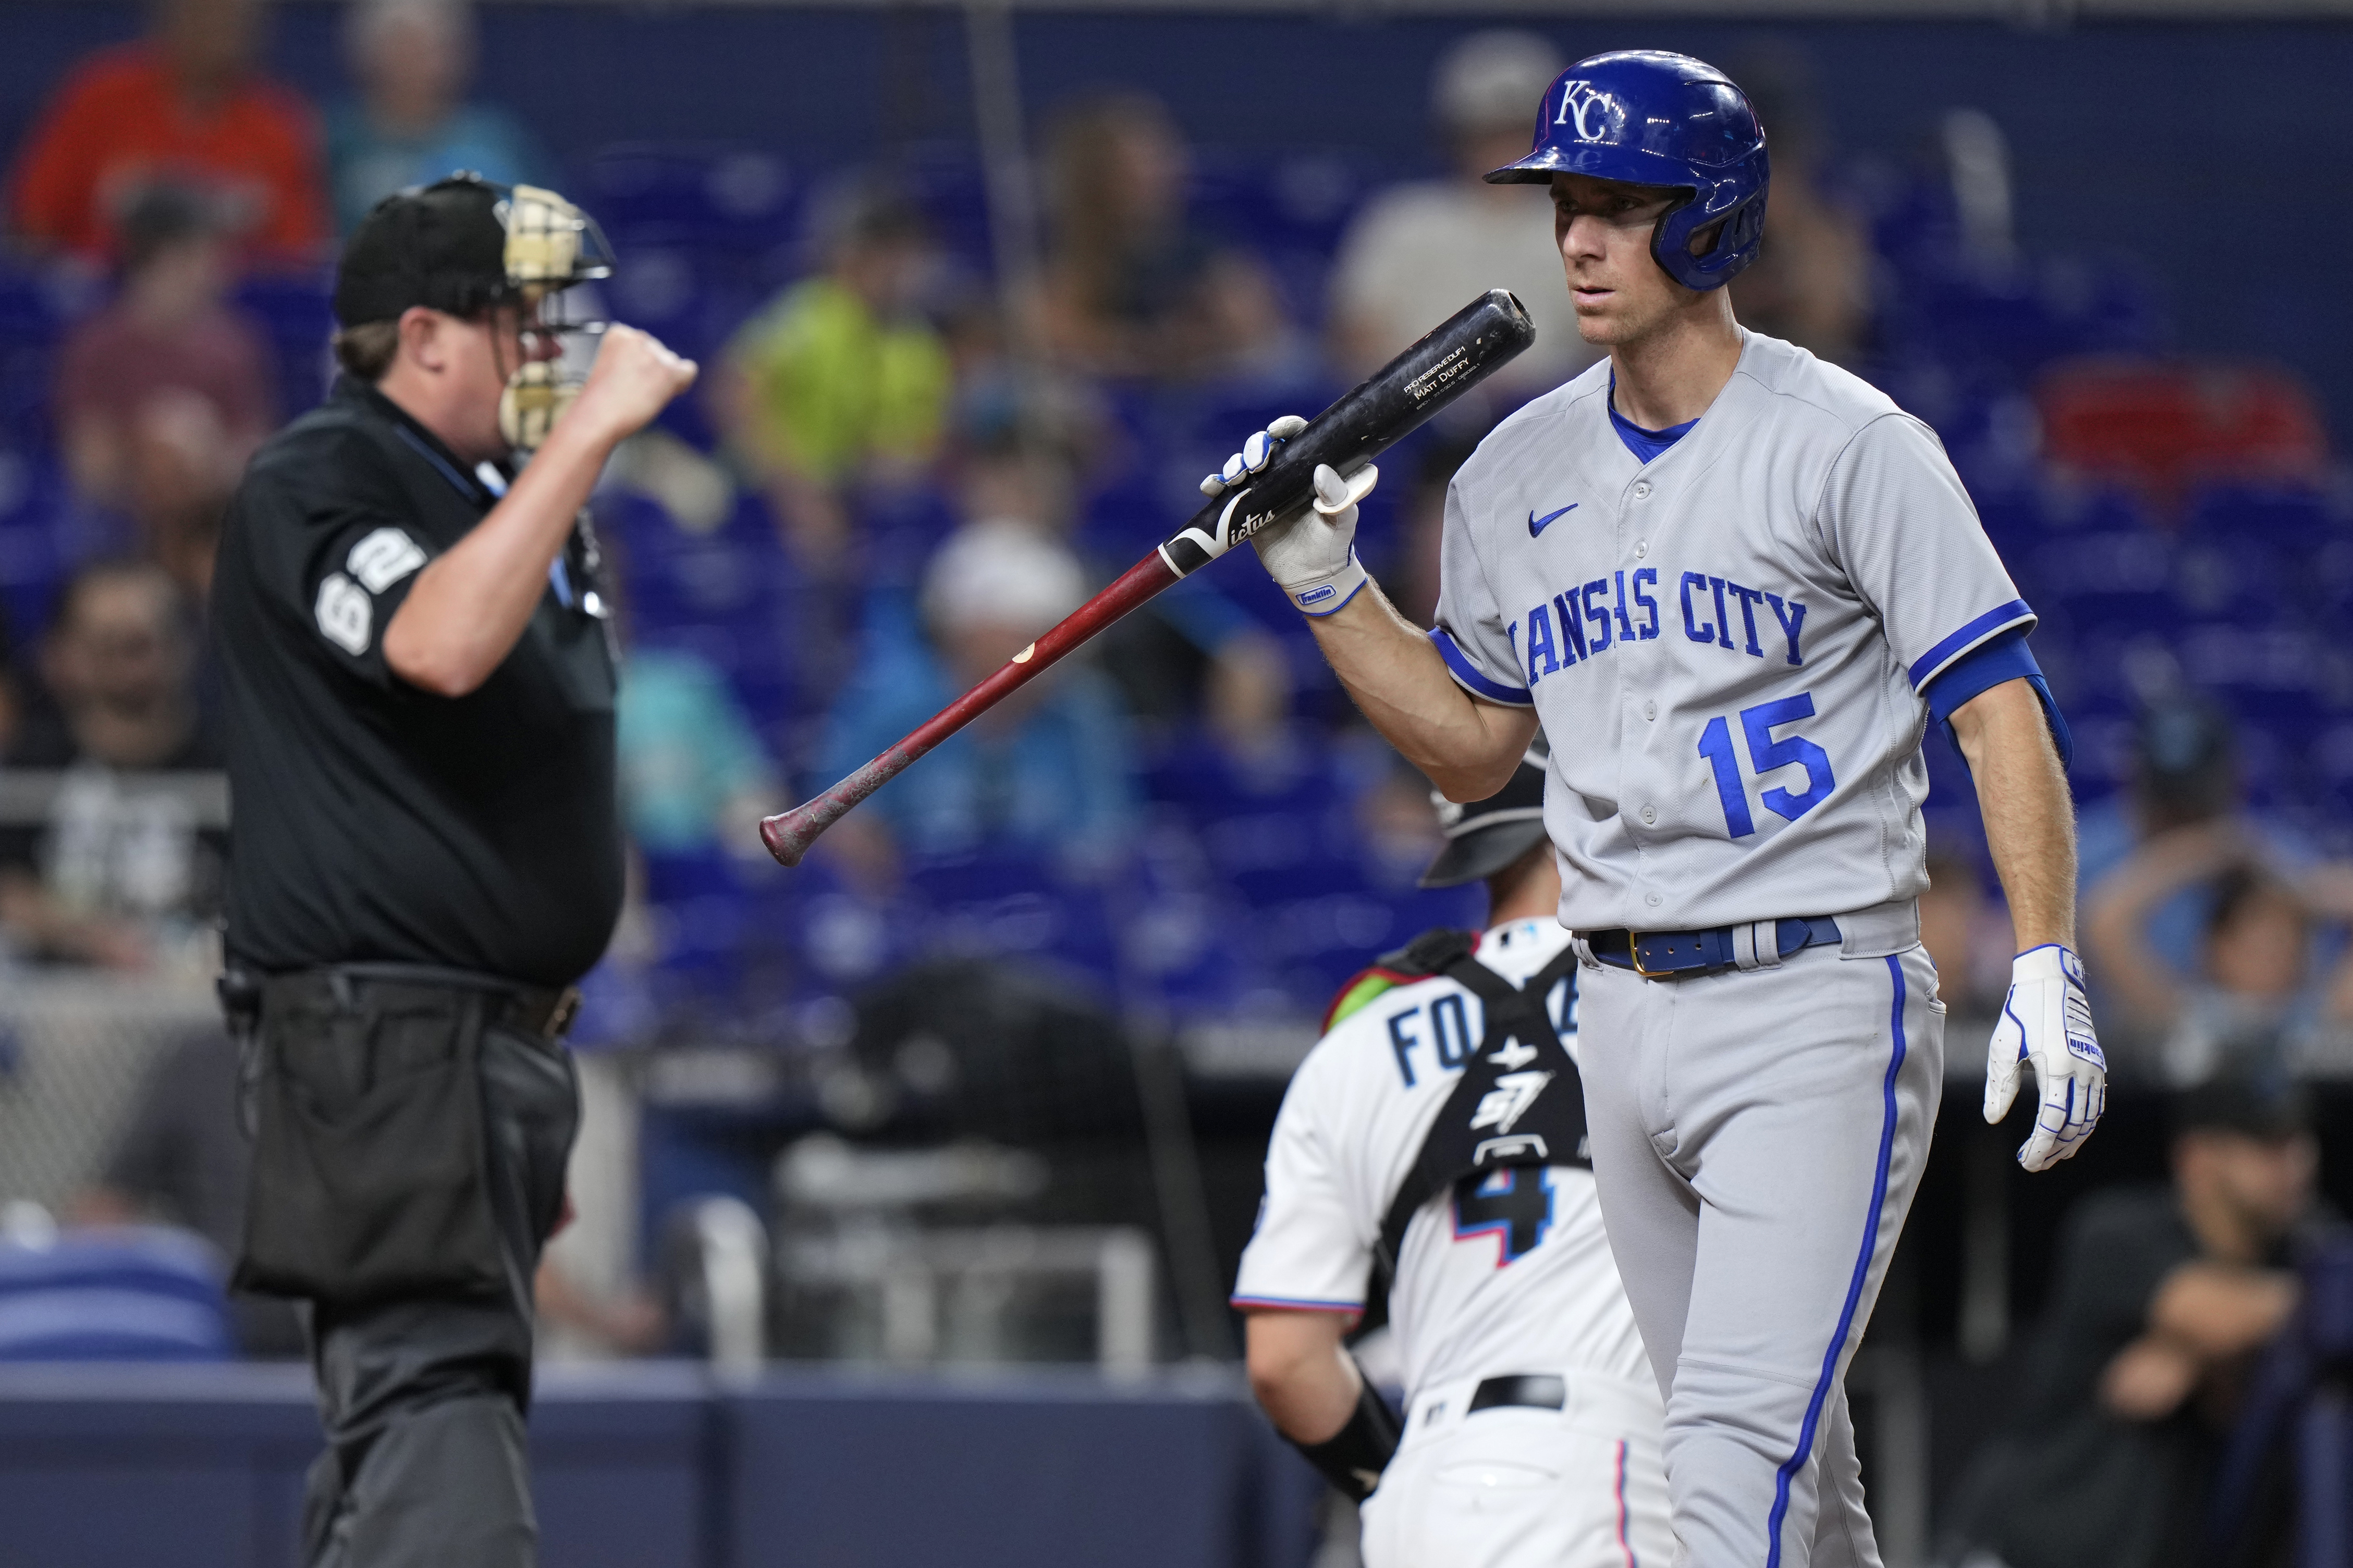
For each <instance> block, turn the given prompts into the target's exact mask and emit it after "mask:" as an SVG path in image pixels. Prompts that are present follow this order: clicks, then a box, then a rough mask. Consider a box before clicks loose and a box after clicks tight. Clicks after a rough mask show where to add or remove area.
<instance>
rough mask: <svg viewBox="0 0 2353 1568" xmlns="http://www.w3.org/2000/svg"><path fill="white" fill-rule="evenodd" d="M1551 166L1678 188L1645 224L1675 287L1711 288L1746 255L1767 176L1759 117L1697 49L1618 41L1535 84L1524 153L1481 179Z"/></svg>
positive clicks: (1503, 180) (1553, 170) (1497, 179)
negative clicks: (1539, 100) (1696, 250)
mask: <svg viewBox="0 0 2353 1568" xmlns="http://www.w3.org/2000/svg"><path fill="white" fill-rule="evenodd" d="M1555 174H1589V175H1591V176H1592V177H1593V178H1595V179H1597V180H1623V181H1625V182H1626V183H1627V184H1636V185H1671V186H1674V187H1676V188H1678V189H1680V190H1682V191H1683V192H1685V193H1686V194H1685V195H1684V197H1683V200H1682V201H1680V202H1677V203H1676V204H1675V205H1673V206H1672V207H1669V208H1668V209H1667V211H1666V214H1665V216H1662V217H1661V218H1660V219H1659V223H1658V226H1657V227H1656V228H1655V229H1653V230H1651V255H1652V256H1654V257H1656V258H1658V262H1659V265H1660V266H1661V267H1662V268H1665V269H1666V273H1667V276H1668V277H1670V278H1672V279H1674V280H1675V281H1676V282H1678V283H1680V284H1682V285H1683V287H1684V288H1686V289H1720V288H1722V287H1723V286H1724V285H1725V284H1726V283H1728V282H1730V281H1731V280H1732V277H1733V274H1735V273H1736V272H1738V271H1739V270H1740V269H1741V268H1744V267H1746V266H1747V265H1748V264H1749V263H1750V262H1752V261H1754V260H1756V259H1757V241H1758V240H1759V239H1760V238H1762V237H1763V236H1764V233H1765V187H1766V184H1767V181H1768V180H1769V178H1770V176H1771V168H1770V165H1769V164H1768V163H1767V162H1766V157H1765V132H1764V128H1763V127H1761V126H1759V125H1758V124H1757V111H1756V110H1754V109H1751V108H1750V107H1749V106H1748V100H1747V98H1746V95H1744V94H1743V93H1742V92H1741V90H1740V89H1738V88H1737V87H1735V86H1734V85H1733V84H1732V79H1731V78H1729V77H1727V76H1725V74H1724V73H1723V72H1722V71H1720V70H1718V69H1716V68H1715V67H1714V66H1712V65H1709V64H1708V63H1707V62H1706V61H1704V60H1695V59H1694V58H1691V57H1690V56H1689V55H1673V54H1668V53H1666V52H1664V51H1663V50H1659V49H1621V50H1620V51H1618V52H1617V53H1615V54H1607V55H1595V56H1593V57H1592V58H1589V59H1582V60H1579V61H1577V63H1576V64H1575V65H1573V66H1571V67H1569V68H1568V69H1567V70H1566V71H1564V72H1563V73H1562V74H1561V78H1560V79H1559V80H1558V81H1556V82H1554V83H1553V84H1552V88H1551V89H1550V90H1549V91H1547V92H1546V94H1545V95H1544V106H1543V108H1542V109H1541V110H1539V111H1538V113H1537V115H1536V136H1535V145H1534V146H1533V147H1531V148H1530V149H1529V150H1528V155H1527V156H1526V157H1525V158H1523V159H1521V160H1520V161H1519V162H1518V163H1506V164H1505V165H1504V167H1502V168H1500V169H1497V170H1495V171H1494V172H1493V174H1489V175H1488V176H1487V179H1488V181H1489V183H1490V184H1532V185H1534V184H1547V183H1549V182H1550V180H1551V179H1552V177H1553V176H1554V175H1555ZM1711 233H1713V235H1714V238H1715V243H1714V244H1713V245H1711V246H1709V247H1707V249H1706V253H1705V254H1704V255H1694V254H1693V253H1692V244H1693V241H1694V239H1704V238H1705V237H1707V236H1709V235H1710V234H1711Z"/></svg>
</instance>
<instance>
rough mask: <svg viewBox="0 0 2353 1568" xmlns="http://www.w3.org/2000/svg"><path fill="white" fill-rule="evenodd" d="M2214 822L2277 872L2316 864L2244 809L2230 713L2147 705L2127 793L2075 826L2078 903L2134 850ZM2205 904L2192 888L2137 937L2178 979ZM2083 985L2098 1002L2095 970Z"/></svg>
mask: <svg viewBox="0 0 2353 1568" xmlns="http://www.w3.org/2000/svg"><path fill="white" fill-rule="evenodd" d="M2211 821H2230V822H2234V823H2237V824H2238V825H2239V826H2240V827H2241V829H2242V831H2243V833H2244V834H2245V835H2246V836H2247V837H2248V839H2249V841H2250V842H2253V843H2259V844H2261V845H2262V847H2263V854H2264V856H2265V858H2267V859H2269V860H2270V861H2271V862H2272V863H2274V865H2277V866H2281V867H2284V868H2302V867H2305V866H2308V865H2310V864H2311V863H2312V862H2313V861H2314V860H2316V858H2318V857H2317V855H2316V853H2315V851H2314V849H2313V847H2312V846H2311V844H2310V843H2309V842H2308V841H2307V840H2306V838H2305V837H2304V836H2303V835H2301V834H2299V833H2297V832H2295V830H2294V829H2293V828H2292V827H2290V826H2288V825H2286V824H2285V823H2284V822H2281V821H2279V820H2278V819H2276V818H2274V817H2270V816H2263V815H2260V814H2257V813H2253V812H2251V811H2249V810H2248V809H2247V806H2246V801H2245V795H2244V791H2243V789H2242V785H2241V780H2240V773H2239V763H2238V755H2237V751H2236V747H2235V745H2234V743H2233V741H2232V732H2231V721H2230V718H2229V716H2228V715H2226V714H2225V713H2223V712H2222V710H2221V709H2219V708H2217V707H2215V706H2214V705H2213V704H2212V703H2211V702H2209V701H2206V700H2203V699H2200V698H2197V697H2189V696H2182V697H2174V698H2167V699H2163V700H2158V701H2155V702H2152V703H2150V704H2149V705H2148V706H2147V708H2145V709H2144V710H2142V711H2141V713H2140V715H2139V718H2138V720H2137V722H2136V724H2135V726H2134V731H2133V761H2132V787H2131V788H2130V789H2129V790H2128V791H2120V792H2118V793H2117V794H2116V795H2111V796H2109V797H2108V798H2107V799H2106V800H2104V801H2102V802H2100V803H2099V804H2098V805H2094V806H2091V807H2088V808H2087V809H2086V810H2085V811H2084V814H2083V816H2082V818H2081V820H2080V821H2079V822H2078V824H2077V826H2076V886H2077V889H2079V893H2078V897H2079V901H2081V902H2084V903H2085V904H2086V905H2088V902H2089V900H2090V898H2091V894H2092V889H2094V888H2096V887H2097V886H2098V885H2099V884H2100V883H2101V882H2102V881H2103V880H2105V879H2106V878H2107V876H2108V874H2109V873H2110V872H2112V871H2114V870H2116V868H2118V867H2120V866H2122V865H2123V864H2124V863H2125V862H2126V860H2127V859H2128V858H2131V857H2132V856H2133V855H2135V854H2136V853H2137V852H2138V851H2139V849H2140V847H2141V846H2143V845H2145V844H2147V843H2149V842H2150V841H2152V840H2154V839H2156V838H2158V837H2160V836H2162V835H2163V834H2165V833H2166V832H2168V830H2170V829H2172V828H2176V827H2186V826H2190V825H2191V824H2193V823H2200V822H2211ZM2211 902H2212V900H2211V894H2210V892H2209V889H2208V888H2207V886H2206V884H2205V883H2203V882H2199V881H2192V882H2190V883H2189V884H2187V885H2185V886H2183V887H2181V888H2180V889H2179V890H2178V891H2176V892H2175V893H2174V894H2173V896H2172V897H2170V898H2168V899H2167V900H2164V901H2162V902H2161V903H2158V904H2157V905H2155V906H2153V907H2152V908H2151V909H2150V910H2149V911H2148V915H2147V920H2146V921H2145V922H2144V924H2143V935H2144V936H2145V938H2146V940H2147V942H2148V944H2149V946H2150V947H2151V949H2152V950H2154V952H2156V953H2157V955H2158V957H2160V958H2162V959H2163V960H2164V961H2165V962H2166V963H2167V964H2168V965H2170V966H2171V967H2172V969H2173V970H2174V971H2175V973H2178V974H2181V975H2193V974H2195V973H2198V968H2199V964H2200V961H2201V953H2202V952H2203V949H2204V944H2205V931H2206V928H2207V924H2208V920H2207V915H2208V910H2209V909H2210V907H2211ZM2089 978H2090V980H2091V984H2092V989H2093V994H2094V997H2095V998H2096V997H2097V996H2098V994H2099V992H2100V989H2101V987H2102V985H2103V984H2104V981H2103V979H2102V977H2101V975H2100V973H2099V971H2098V969H2097V968H2096V966H2095V967H2094V969H2093V970H2092V971H2091V972H2090V975H2089Z"/></svg>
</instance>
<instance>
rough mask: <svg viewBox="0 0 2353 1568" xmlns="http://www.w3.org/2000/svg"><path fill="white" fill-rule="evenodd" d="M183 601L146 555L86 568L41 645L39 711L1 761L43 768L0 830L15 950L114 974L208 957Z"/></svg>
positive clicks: (206, 759)
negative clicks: (45, 790)
mask: <svg viewBox="0 0 2353 1568" xmlns="http://www.w3.org/2000/svg"><path fill="white" fill-rule="evenodd" d="M41 674H42V678H43V680H44V682H45V683H46V685H47V688H48V691H49V693H50V695H51V697H52V698H53V699H54V700H55V702H56V710H55V711H54V712H36V713H34V714H32V715H29V716H28V717H27V719H26V722H25V724H24V726H23V728H22V729H21V731H19V733H18V735H17V737H16V743H15V745H13V746H12V747H11V748H10V749H9V752H8V758H7V761H8V765H9V766H10V767H11V768H17V769H39V770H44V771H47V770H56V771H57V772H58V773H59V775H60V776H59V778H58V787H57V791H56V794H55V795H54V797H53V798H51V799H50V801H49V802H48V805H47V812H46V815H45V816H40V817H36V818H34V819H32V820H29V821H28V820H23V819H21V818H20V819H19V820H16V821H11V822H9V823H7V824H6V825H5V826H0V931H4V932H5V935H6V936H7V938H8V939H9V940H10V941H11V942H14V943H16V945H17V946H18V947H19V948H20V949H23V950H25V951H26V952H31V953H33V954H36V955H38V956H41V957H45V958H51V959H57V960H61V961H64V962H68V963H94V964H101V965H104V966H106V967H108V968H113V969H153V968H157V967H168V968H172V969H175V970H185V971H187V972H189V973H204V974H207V975H208V974H210V973H214V972H215V971H216V969H217V967H218V964H219V953H218V945H217V941H216V937H215V934H214V932H213V930H212V926H211V921H212V917H213V916H214V914H215V913H216V911H217V910H218V907H219V895H220V883H221V867H222V857H223V855H224V853H225V851H226V847H227V835H226V834H225V832H224V831H223V830H222V825H223V823H224V822H225V820H226V816H227V813H226V805H227V802H226V797H225V795H224V793H223V792H224V790H225V787H226V786H225V785H224V784H222V783H221V779H220V775H219V773H218V772H217V770H218V768H219V766H220V760H219V756H218V753H217V752H216V750H215V748H214V746H213V743H212V739H211V737H210V736H209V735H208V734H207V733H206V730H205V727H204V725H203V723H202V722H201V716H200V714H199V712H198V710H197V706H196V700H195V625H194V617H193V615H192V614H191V612H190V610H189V607H188V605H187V602H186V600H185V598H184V597H183V596H182V595H181V594H180V591H179V590H178V588H176V587H175V586H174V584H173V583H172V580H171V578H170V577H168V576H166V575H165V574H164V571H163V569H162V568H161V567H159V566H156V565H154V564H153V563H149V562H107V563H100V564H97V565H93V566H86V567H84V568H82V569H81V570H80V571H79V572H78V573H76V574H74V576H73V577H72V578H71V579H70V580H69V582H68V583H67V584H66V586H65V589H64V591H63V593H62V595H60V598H59V601H58V608H57V612H56V615H55V616H54V617H53V619H52V622H51V625H50V628H49V632H48V636H47V639H46V641H45V644H44V646H43V647H42V652H41Z"/></svg>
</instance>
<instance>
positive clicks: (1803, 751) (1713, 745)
mask: <svg viewBox="0 0 2353 1568" xmlns="http://www.w3.org/2000/svg"><path fill="white" fill-rule="evenodd" d="M1813 716H1814V699H1813V695H1812V693H1810V692H1805V691H1800V692H1799V693H1798V695H1796V696H1795V697H1778V698H1775V699H1774V700H1772V701H1770V702H1759V703H1758V704H1757V706H1756V707H1754V708H1744V709H1742V710H1740V712H1739V713H1738V715H1737V717H1738V719H1739V721H1740V732H1741V734H1742V736H1743V737H1745V738H1746V741H1747V742H1748V761H1749V766H1750V769H1751V771H1752V772H1754V773H1756V774H1757V776H1758V777H1759V778H1762V777H1763V776H1764V775H1765V774H1767V773H1771V772H1773V771H1774V770H1775V769H1777V768H1786V767H1790V766H1793V765H1794V766H1796V767H1799V768H1803V769H1804V770H1805V774H1806V787H1805V788H1804V789H1803V790H1802V791H1798V792H1795V793H1792V792H1791V791H1790V790H1789V789H1788V788H1787V787H1783V786H1777V787H1775V788H1772V789H1768V790H1767V791H1765V792H1764V793H1763V794H1762V795H1758V796H1757V799H1759V800H1760V801H1762V802H1764V804H1765V809H1766V810H1767V811H1769V812H1772V813H1774V814H1775V815H1776V816H1782V817H1786V818H1787V819H1788V820H1789V821H1791V822H1795V821H1797V820H1798V818H1799V817H1801V816H1805V815H1806V813H1808V812H1810V811H1811V810H1813V808H1814V807H1816V806H1818V805H1821V803H1822V802H1824V801H1826V800H1828V799H1829V798H1830V796H1831V790H1833V789H1836V788H1837V787H1838V780H1837V779H1836V778H1834V777H1833V776H1831V759H1830V754H1829V753H1828V752H1824V751H1823V750H1822V749H1821V748H1820V746H1817V745H1815V744H1814V743H1813V742H1811V741H1809V740H1806V739H1805V738H1803V737H1802V736H1798V735H1791V736H1789V737H1788V738H1787V739H1784V740H1778V741H1777V740H1775V739H1774V738H1773V731H1774V730H1775V729H1776V728H1778V726H1780V725H1784V724H1794V723H1796V722H1797V721H1799V720H1800V719H1810V718H1812V717H1813ZM1699 754H1700V755H1701V756H1703V757H1705V758H1706V759H1707V765H1708V766H1709V767H1710V768H1713V769H1714V770H1715V793H1716V796H1717V798H1718V799H1720V800H1722V801H1723V802H1724V825H1725V827H1726V828H1727V829H1728V830H1729V831H1730V832H1731V834H1732V837H1735V838H1746V837H1748V836H1749V835H1750V834H1752V833H1754V832H1756V831H1757V821H1756V818H1754V817H1753V816H1750V815H1749V812H1748V786H1747V784H1746V783H1745V782H1743V780H1742V779H1741V776H1740V759H1739V758H1738V757H1737V756H1736V755H1735V754H1734V752H1733V748H1732V725H1731V723H1730V722H1729V721H1726V720H1725V717H1724V716H1723V715H1722V714H1718V715H1717V716H1716V717H1715V718H1713V719H1711V720H1709V721H1707V728H1706V729H1705V730H1704V731H1701V732H1700V738H1699Z"/></svg>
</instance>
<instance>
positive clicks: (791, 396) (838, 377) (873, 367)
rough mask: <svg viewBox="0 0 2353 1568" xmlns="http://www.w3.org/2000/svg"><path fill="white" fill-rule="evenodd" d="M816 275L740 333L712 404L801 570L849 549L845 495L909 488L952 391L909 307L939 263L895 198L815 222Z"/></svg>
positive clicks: (882, 194)
mask: <svg viewBox="0 0 2353 1568" xmlns="http://www.w3.org/2000/svg"><path fill="white" fill-rule="evenodd" d="M818 242H819V245H820V247H821V249H822V254H823V258H824V268H823V270H822V271H820V272H819V273H818V275H817V276H815V277H813V278H809V279H806V280H805V281H803V282H800V283H797V284H795V285H794V286H793V287H791V288H790V289H786V290H785V291H784V293H782V294H780V295H778V296H777V297H776V300H773V301H771V302H770V303H769V304H768V306H767V307H766V308H765V309H764V310H761V311H760V312H759V313H758V314H757V315H755V316H754V317H753V318H752V319H751V320H750V321H746V322H745V323H744V326H743V327H742V328H741V329H740V330H739V331H737V332H736V333H735V336H734V338H733V341H732V342H729V344H728V345H727V349H726V353H724V355H723V357H722V360H721V363H720V374H719V375H718V376H717V377H716V378H715V380H714V383H713V387H712V395H713V398H714V399H715V402H716V406H717V410H718V414H719V417H720V421H721V423H722V424H723V426H724V427H725V429H726V432H727V440H728V445H729V447H730V449H731V450H732V451H733V454H734V457H735V458H736V460H737V461H738V462H739V463H740V464H742V465H743V467H744V469H745V470H747V472H748V474H749V476H750V477H751V478H752V479H754V481H755V482H757V483H758V484H759V485H760V486H761V488H762V489H765V491H766V492H767V494H768V497H769V500H770V503H771V504H772V505H773V506H774V507H775V509H776V515H777V518H778V520H779V521H780V522H781V523H782V524H783V526H784V529H785V533H786V542H787V543H788V544H790V545H791V546H792V547H793V550H794V552H795V553H796V554H797V556H799V557H800V558H801V560H802V561H803V562H804V563H806V564H808V565H810V566H813V567H818V568H830V567H832V566H833V565H834V564H835V563H837V562H838V561H839V558H840V556H841V555H842V552H844V550H845V549H846V548H847V546H848V544H849V515H848V511H847V509H846V505H845V500H846V497H845V492H846V491H847V490H848V489H849V487H851V486H853V485H855V484H857V483H859V482H860V481H861V480H867V479H880V480H881V481H883V482H885V483H889V482H892V481H893V480H900V481H903V480H905V479H911V478H912V477H913V475H914V473H915V472H916V471H918V470H920V469H921V468H923V465H925V464H927V463H928V462H930V460H931V458H933V456H934V453H935V452H936V450H937V448H938V446H939V440H940V431H941V426H942V424H943V422H944V418H945V416H946V413H947V408H948V402H949V399H950V397H951V396H952V395H953V393H954V390H955V387H954V383H953V380H952V378H951V374H950V369H949V362H948V354H947V350H946V348H945V346H944V344H943V342H941V339H940V335H939V333H938V332H937V331H934V328H933V327H932V325H931V324H930V322H928V321H925V320H924V319H923V315H922V314H921V313H920V311H919V310H918V309H917V307H918V305H919V304H920V303H921V301H922V300H923V294H924V291H925V288H926V285H927V283H928V282H929V280H930V279H931V278H932V276H933V273H934V269H935V268H936V265H937V256H936V253H935V251H934V247H933V244H932V237H931V232H930V229H929V226H927V225H926V224H925V222H924V220H923V214H922V213H921V212H920V211H918V210H917V209H916V207H915V205H914V204H913V202H912V201H910V200H909V199H908V198H907V197H906V196H904V195H902V194H900V193H898V192H896V191H892V190H889V189H886V188H883V187H881V186H874V185H868V186H863V187H859V188H854V189H851V190H849V191H846V192H843V193H840V194H839V195H837V196H836V198H835V200H834V201H833V203H832V204H831V205H830V206H829V208H828V209H827V210H826V211H825V212H824V213H823V214H822V215H821V216H820V217H819V219H818Z"/></svg>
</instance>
